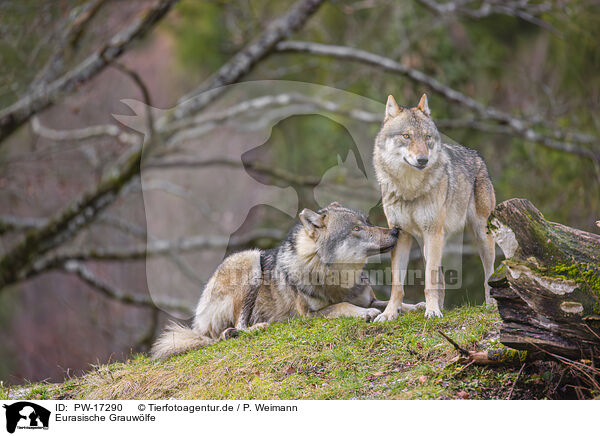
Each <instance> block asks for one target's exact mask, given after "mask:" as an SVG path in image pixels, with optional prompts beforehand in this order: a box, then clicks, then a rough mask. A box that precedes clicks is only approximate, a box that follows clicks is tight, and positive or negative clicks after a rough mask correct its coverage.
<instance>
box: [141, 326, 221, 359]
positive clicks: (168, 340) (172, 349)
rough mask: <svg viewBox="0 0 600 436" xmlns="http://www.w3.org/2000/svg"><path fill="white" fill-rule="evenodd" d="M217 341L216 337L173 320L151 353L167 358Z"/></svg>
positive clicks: (154, 355) (157, 356)
mask: <svg viewBox="0 0 600 436" xmlns="http://www.w3.org/2000/svg"><path fill="white" fill-rule="evenodd" d="M215 342H216V341H215V340H214V339H212V338H209V337H208V336H202V335H199V334H198V333H196V332H194V331H193V330H192V329H191V328H189V327H185V326H182V325H181V324H178V323H176V322H172V323H171V324H169V325H168V326H167V328H166V329H165V331H164V332H162V333H161V335H160V336H159V337H158V339H157V340H156V342H155V343H154V345H153V346H152V351H151V354H152V357H153V358H155V359H166V358H167V357H170V356H174V355H176V354H182V353H185V352H187V351H190V350H193V349H195V348H199V347H205V346H207V345H210V344H213V343H215Z"/></svg>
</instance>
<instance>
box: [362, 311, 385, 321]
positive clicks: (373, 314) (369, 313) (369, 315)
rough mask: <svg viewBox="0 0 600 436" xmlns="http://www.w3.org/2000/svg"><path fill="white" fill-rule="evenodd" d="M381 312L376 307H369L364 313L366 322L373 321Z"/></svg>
mask: <svg viewBox="0 0 600 436" xmlns="http://www.w3.org/2000/svg"><path fill="white" fill-rule="evenodd" d="M380 313H381V310H379V309H374V308H369V309H365V310H364V311H363V313H362V318H363V319H364V320H365V321H366V322H371V321H373V320H374V319H375V318H376V317H377V316H379V314H380Z"/></svg>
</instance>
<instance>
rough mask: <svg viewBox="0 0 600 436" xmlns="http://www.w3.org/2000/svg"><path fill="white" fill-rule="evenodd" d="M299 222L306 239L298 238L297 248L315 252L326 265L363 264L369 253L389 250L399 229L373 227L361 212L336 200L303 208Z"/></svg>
mask: <svg viewBox="0 0 600 436" xmlns="http://www.w3.org/2000/svg"><path fill="white" fill-rule="evenodd" d="M300 222H301V223H302V226H303V230H304V231H305V234H306V238H308V240H304V241H299V245H298V249H299V250H300V251H307V252H311V251H312V252H314V253H316V255H317V256H318V257H319V260H320V261H321V262H323V263H324V264H326V265H333V264H361V265H363V264H364V263H365V262H366V260H367V258H368V257H369V256H371V255H374V254H378V253H384V252H386V251H389V250H391V249H392V248H393V247H394V245H395V244H396V241H397V239H398V234H399V233H400V230H399V229H397V228H394V229H387V228H383V227H376V226H374V225H373V224H371V223H369V220H368V218H367V216H366V215H365V214H364V213H362V212H358V211H355V210H353V209H348V208H346V207H343V206H341V205H340V204H339V203H337V202H333V203H331V204H330V205H329V206H327V207H325V208H323V209H320V210H319V211H317V212H314V211H312V210H310V209H304V210H303V211H302V212H300ZM301 254H302V253H301Z"/></svg>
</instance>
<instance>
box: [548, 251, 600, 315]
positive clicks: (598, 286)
mask: <svg viewBox="0 0 600 436" xmlns="http://www.w3.org/2000/svg"><path fill="white" fill-rule="evenodd" d="M552 271H553V272H554V273H555V274H556V276H557V277H559V278H563V279H568V280H573V281H574V282H576V283H577V284H578V285H580V287H582V288H583V289H588V290H589V291H590V292H591V294H592V297H595V300H596V301H595V302H594V303H593V311H594V312H595V313H596V314H597V315H600V274H598V272H597V271H595V270H594V268H593V267H592V265H589V264H587V263H577V262H576V263H572V264H558V265H555V266H554V267H553V268H552Z"/></svg>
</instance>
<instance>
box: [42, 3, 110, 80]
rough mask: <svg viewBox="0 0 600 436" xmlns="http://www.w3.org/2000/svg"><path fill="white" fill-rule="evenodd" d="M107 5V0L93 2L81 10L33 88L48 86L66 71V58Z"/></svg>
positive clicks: (68, 27)
mask: <svg viewBox="0 0 600 436" xmlns="http://www.w3.org/2000/svg"><path fill="white" fill-rule="evenodd" d="M105 3H106V0H91V1H90V2H88V3H86V4H85V5H83V6H82V7H81V8H80V10H79V13H78V14H77V15H76V16H75V17H74V18H73V20H72V22H71V23H70V24H69V25H68V26H67V28H66V30H65V31H64V32H63V36H62V38H61V42H60V43H59V46H58V48H57V50H56V51H55V52H54V54H53V55H52V56H51V57H50V59H49V60H48V62H47V63H46V65H45V66H44V68H42V70H41V73H40V74H39V79H37V80H35V81H34V83H33V85H32V88H35V87H39V86H43V85H45V84H47V83H48V82H50V81H52V80H54V79H56V78H57V77H58V76H59V75H60V74H61V73H62V72H63V71H64V68H65V62H66V59H65V58H69V57H70V56H71V55H72V54H73V51H74V50H75V49H76V48H77V45H78V44H79V40H80V39H81V36H82V35H83V32H84V31H85V29H86V27H87V26H88V24H89V23H90V22H91V21H92V19H93V18H94V17H95V16H96V14H97V13H98V12H99V11H100V9H101V8H102V6H103V5H104V4H105Z"/></svg>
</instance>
